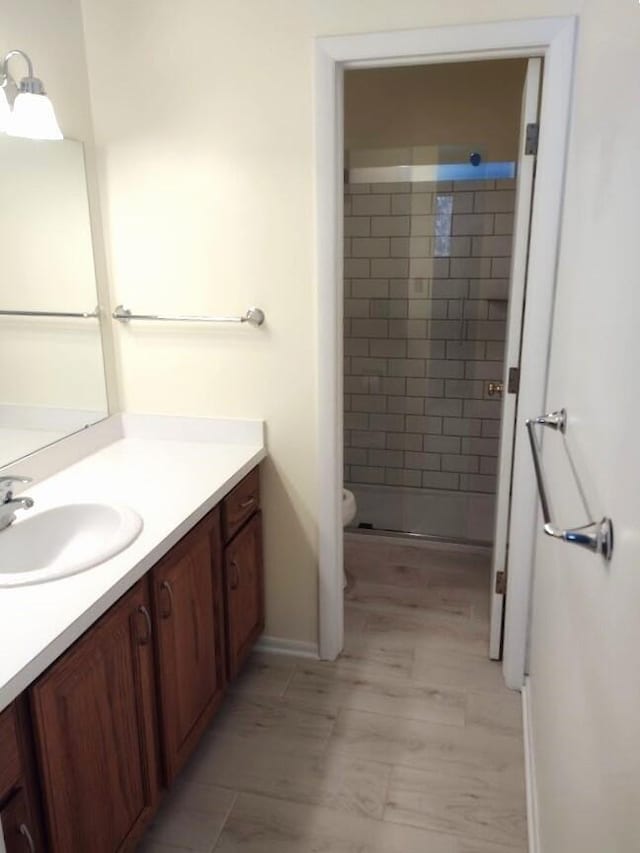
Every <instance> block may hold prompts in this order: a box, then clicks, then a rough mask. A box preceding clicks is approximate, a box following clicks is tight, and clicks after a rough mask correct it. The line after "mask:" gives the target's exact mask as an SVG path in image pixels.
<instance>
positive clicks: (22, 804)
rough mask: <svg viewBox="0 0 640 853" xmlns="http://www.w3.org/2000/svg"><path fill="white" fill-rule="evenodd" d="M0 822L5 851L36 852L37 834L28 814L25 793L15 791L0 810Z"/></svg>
mask: <svg viewBox="0 0 640 853" xmlns="http://www.w3.org/2000/svg"><path fill="white" fill-rule="evenodd" d="M0 823H1V824H2V831H3V837H4V846H5V849H6V851H7V853H37V851H38V850H40V849H41V848H40V847H39V846H38V842H37V840H36V839H37V837H38V836H37V834H36V833H35V831H34V829H33V827H32V825H31V819H30V815H29V809H28V806H27V801H26V798H25V794H24V792H23V791H22V790H18V791H16V793H15V794H14V795H13V796H12V797H11V799H10V800H9V802H8V803H6V805H5V806H4V807H3V808H2V809H1V810H0ZM1 846H2V845H1V843H0V847H1Z"/></svg>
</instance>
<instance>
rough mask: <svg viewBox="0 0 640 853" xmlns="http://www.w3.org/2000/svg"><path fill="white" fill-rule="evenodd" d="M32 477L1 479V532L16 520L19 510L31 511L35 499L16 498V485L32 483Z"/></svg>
mask: <svg viewBox="0 0 640 853" xmlns="http://www.w3.org/2000/svg"><path fill="white" fill-rule="evenodd" d="M30 482H31V477H19V476H17V475H16V476H8V477H0V530H4V529H5V527H9V525H10V524H13V522H14V521H15V520H16V513H15V511H16V510H17V509H31V507H32V506H33V498H28V497H26V496H25V497H23V498H14V496H13V484H14V483H30Z"/></svg>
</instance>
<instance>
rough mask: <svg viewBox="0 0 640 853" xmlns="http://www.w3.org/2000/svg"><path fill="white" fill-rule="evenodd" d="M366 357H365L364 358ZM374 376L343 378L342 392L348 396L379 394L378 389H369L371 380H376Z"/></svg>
mask: <svg viewBox="0 0 640 853" xmlns="http://www.w3.org/2000/svg"><path fill="white" fill-rule="evenodd" d="M365 357H366V356H365ZM377 378H378V377H374V376H345V377H344V391H345V393H348V394H376V393H379V389H378V388H372V387H371V380H372V379H377Z"/></svg>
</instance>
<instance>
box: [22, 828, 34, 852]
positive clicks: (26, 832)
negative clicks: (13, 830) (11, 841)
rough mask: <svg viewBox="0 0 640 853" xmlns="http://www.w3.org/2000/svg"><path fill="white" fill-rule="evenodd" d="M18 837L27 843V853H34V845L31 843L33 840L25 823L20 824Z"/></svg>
mask: <svg viewBox="0 0 640 853" xmlns="http://www.w3.org/2000/svg"><path fill="white" fill-rule="evenodd" d="M18 831H19V832H20V835H22V837H23V838H24V840H25V841H26V842H27V847H28V848H29V853H36V845H35V844H34V843H33V838H32V837H31V833H30V832H29V827H28V826H27V825H26V823H21V824H20V827H19V830H18Z"/></svg>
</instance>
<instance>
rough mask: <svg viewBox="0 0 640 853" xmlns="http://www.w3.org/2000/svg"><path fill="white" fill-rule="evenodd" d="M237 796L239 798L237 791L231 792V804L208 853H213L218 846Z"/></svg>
mask: <svg viewBox="0 0 640 853" xmlns="http://www.w3.org/2000/svg"><path fill="white" fill-rule="evenodd" d="M239 796H240V792H239V791H234V792H233V799H232V800H231V804H230V805H229V808H228V809H227V811H226V814H225V816H224V820H223V821H222V824H221V826H220V831H219V832H218V837H217V838H216V840H215V841H214V843H213V847H212V848H211V850H210V853H214V851H215V849H216V847H217V846H218V842H219V841H220V839H221V838H222V833H223V832H224V829H225V826H226V825H227V821H228V820H229V816H230V815H231V812H232V811H233V807H234V806H235V804H236V802H237V800H238V797H239Z"/></svg>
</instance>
